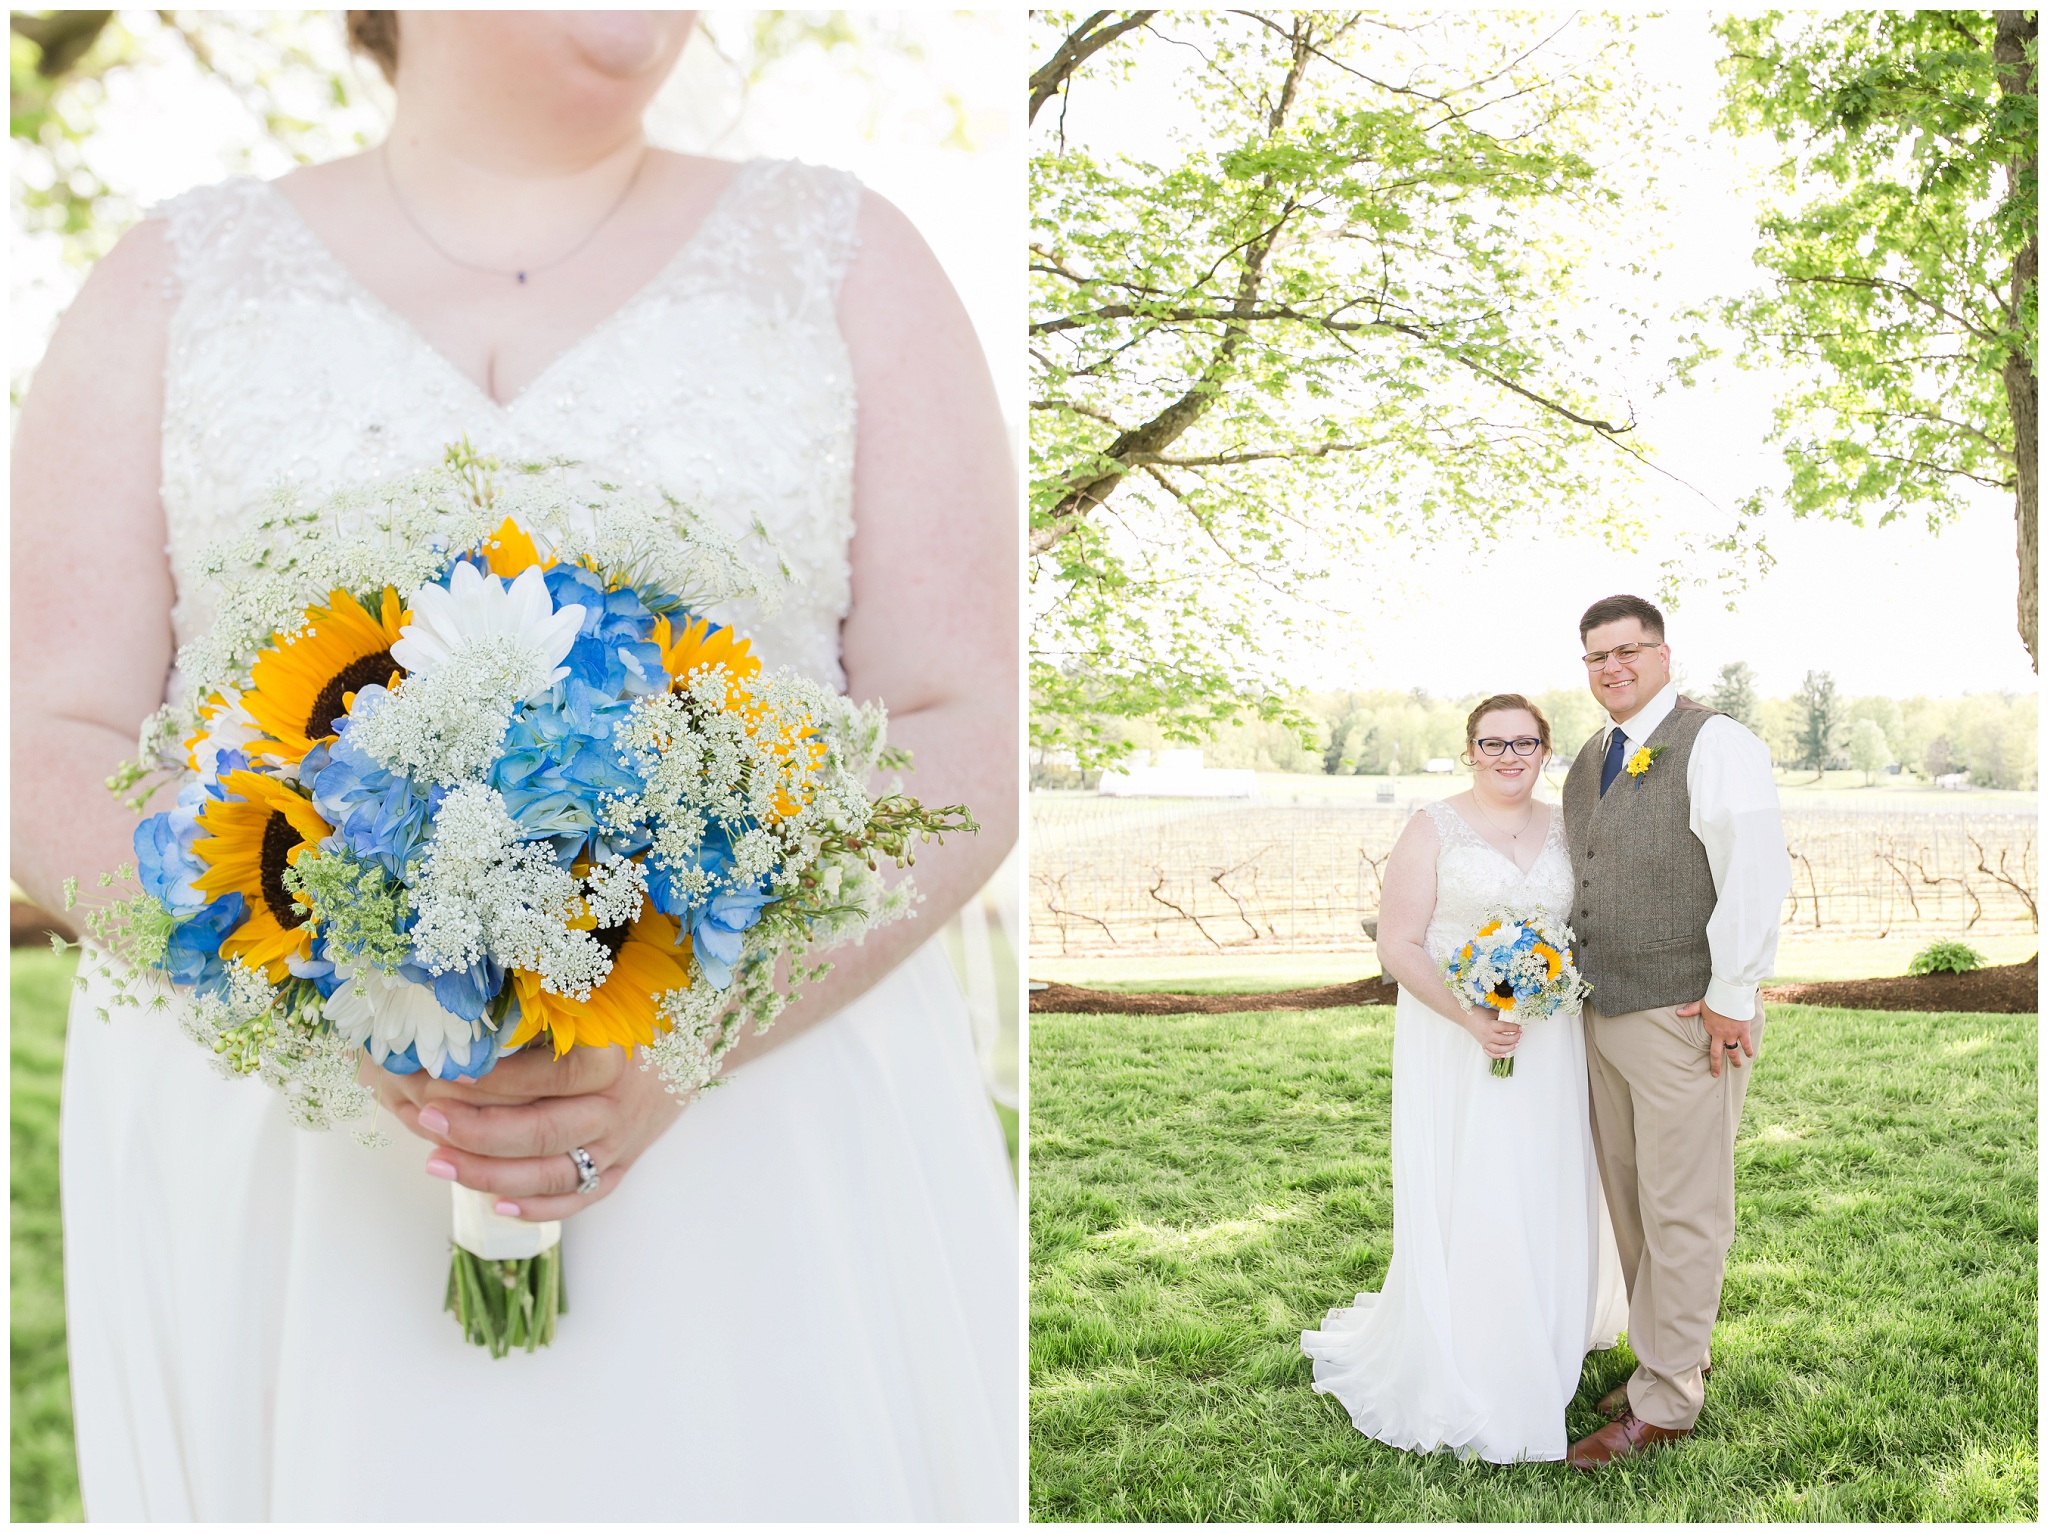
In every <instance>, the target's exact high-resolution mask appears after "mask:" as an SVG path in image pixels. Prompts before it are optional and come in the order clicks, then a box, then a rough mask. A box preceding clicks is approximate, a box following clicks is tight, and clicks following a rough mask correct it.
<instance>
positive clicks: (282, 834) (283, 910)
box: [263, 814, 306, 928]
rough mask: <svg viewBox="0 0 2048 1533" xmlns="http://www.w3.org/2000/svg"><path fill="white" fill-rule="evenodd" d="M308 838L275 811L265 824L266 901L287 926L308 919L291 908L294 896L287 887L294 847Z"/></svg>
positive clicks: (264, 890) (274, 914)
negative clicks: (288, 871)
mask: <svg viewBox="0 0 2048 1533" xmlns="http://www.w3.org/2000/svg"><path fill="white" fill-rule="evenodd" d="M305 839H306V838H305V837H304V836H302V835H300V834H299V828H298V827H297V826H296V825H294V824H292V822H291V821H290V820H287V819H286V818H285V817H284V816H283V815H281V814H272V815H271V817H270V821H269V823H268V824H266V825H265V826H264V827H263V903H264V904H266V905H268V906H269V907H270V913H271V914H272V915H273V916H275V917H276V918H277V924H278V925H279V926H283V927H286V928H292V927H299V926H304V925H305V924H306V918H305V917H304V916H302V915H300V914H299V913H298V912H297V911H296V910H294V909H292V900H293V899H294V898H295V896H294V895H293V894H292V892H291V890H289V889H287V888H286V887H285V886H284V870H285V869H286V868H288V867H290V866H291V854H292V849H293V848H294V847H296V846H298V845H299V843H300V842H302V841H304V840H305Z"/></svg>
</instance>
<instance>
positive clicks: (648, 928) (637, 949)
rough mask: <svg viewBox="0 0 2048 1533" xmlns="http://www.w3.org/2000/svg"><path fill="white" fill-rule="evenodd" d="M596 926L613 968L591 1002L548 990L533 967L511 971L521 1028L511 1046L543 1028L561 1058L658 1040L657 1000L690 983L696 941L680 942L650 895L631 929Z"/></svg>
mask: <svg viewBox="0 0 2048 1533" xmlns="http://www.w3.org/2000/svg"><path fill="white" fill-rule="evenodd" d="M586 919H587V918H586ZM578 924H581V923H578ZM584 929H585V930H593V928H591V927H588V926H585V927H584ZM594 931H595V935H596V937H597V940H598V941H600V942H602V943H603V944H604V945H605V946H606V947H607V948H609V949H610V950H611V955H612V968H611V972H610V973H609V974H607V975H606V976H605V977H604V980H603V982H602V983H601V984H599V985H598V986H597V988H596V989H594V990H592V991H591V992H590V999H589V1000H587V1001H579V1000H577V999H576V998H575V997H574V996H568V995H556V994H555V993H554V992H552V991H549V990H543V989H542V988H541V984H540V976H539V975H538V974H535V973H532V972H531V971H529V970H526V969H514V970H513V971H512V985H513V993H514V994H515V995H517V996H518V998H519V1026H518V1028H517V1029H516V1030H515V1031H514V1032H513V1034H512V1037H511V1039H510V1040H509V1041H508V1042H507V1043H506V1045H505V1046H506V1047H507V1048H517V1047H518V1046H519V1045H520V1044H522V1043H525V1042H527V1041H528V1040H529V1039H531V1038H534V1037H536V1036H538V1035H539V1034H540V1033H541V1032H543V1031H545V1032H547V1033H548V1034H549V1036H551V1037H552V1038H553V1039H554V1043H555V1053H556V1055H557V1056H560V1055H563V1054H566V1053H568V1052H569V1050H570V1049H572V1048H574V1047H575V1046H576V1045H577V1044H579V1043H580V1044H583V1045H584V1046H586V1047H589V1048H603V1047H604V1046H605V1045H606V1044H611V1043H616V1044H621V1045H623V1046H624V1047H626V1048H631V1047H632V1046H633V1045H635V1044H645V1043H652V1042H654V1034H655V1031H656V1028H657V1026H658V1024H657V1022H656V1020H655V1018H656V1010H655V1002H656V1000H657V998H658V997H660V996H661V995H663V994H665V993H666V992H668V991H670V990H687V989H688V988H689V985H690V972H689V969H688V967H687V965H688V963H689V957H690V939H689V938H687V937H684V938H683V939H682V941H681V945H680V946H678V945H677V934H678V931H679V928H678V927H677V925H676V922H675V918H674V917H672V916H665V915H663V914H662V913H661V912H660V911H658V910H656V909H655V908H654V902H653V901H652V900H648V901H645V902H643V903H642V905H641V906H640V916H639V919H637V920H636V921H634V922H633V923H632V924H631V925H630V926H606V927H597V928H594Z"/></svg>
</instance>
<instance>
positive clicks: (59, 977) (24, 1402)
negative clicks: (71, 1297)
mask: <svg viewBox="0 0 2048 1533" xmlns="http://www.w3.org/2000/svg"><path fill="white" fill-rule="evenodd" d="M75 963H76V960H75V959H72V958H59V957H57V955H56V954H54V953H51V952H50V951H48V950H47V949H39V948H19V949H16V950H15V952H14V955H13V963H12V964H11V965H10V967H9V973H8V979H9V986H8V988H9V991H10V995H9V1000H10V1002H11V1013H10V1015H11V1018H12V1023H11V1028H12V1031H11V1043H12V1050H13V1053H12V1096H11V1099H10V1100H11V1104H12V1116H11V1118H10V1120H9V1121H10V1124H11V1129H12V1136H11V1148H12V1151H13V1159H12V1161H11V1163H10V1166H9V1173H10V1177H11V1183H10V1189H9V1190H10V1192H11V1193H12V1195H13V1211H14V1222H13V1232H14V1243H13V1247H12V1261H11V1265H10V1268H9V1273H10V1276H11V1278H12V1281H13V1309H12V1314H11V1317H10V1318H11V1320H12V1324H13V1354H12V1360H13V1373H12V1376H11V1380H10V1383H11V1387H12V1396H11V1400H12V1414H11V1416H10V1417H9V1439H8V1447H9V1465H10V1469H11V1478H10V1497H9V1504H10V1506H11V1508H12V1510H13V1514H14V1520H15V1521H16V1522H77V1521H78V1520H79V1519H80V1515H81V1513H80V1508H79V1503H78V1466H77V1462H76V1460H75V1459H74V1458H73V1457H72V1452H71V1380H70V1375H69V1374H68V1372H67V1371H66V1369H65V1363H64V1233H63V1230H62V1228H61V1227H60V1225H59V1222H58V1217H57V1093H58V1084H59V1081H60V1079H61V1077H62V1074H63V1070H64V1010H65V1008H66V1007H67V1006H68V1005H69V1004H70V999H71V971H72V969H73V967H74V966H75Z"/></svg>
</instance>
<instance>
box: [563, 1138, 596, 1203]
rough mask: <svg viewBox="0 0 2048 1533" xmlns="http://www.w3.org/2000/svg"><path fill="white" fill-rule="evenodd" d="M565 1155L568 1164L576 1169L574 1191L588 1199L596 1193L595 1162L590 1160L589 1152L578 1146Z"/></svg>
mask: <svg viewBox="0 0 2048 1533" xmlns="http://www.w3.org/2000/svg"><path fill="white" fill-rule="evenodd" d="M566 1153H567V1155H568V1157H569V1161H570V1164H572V1165H573V1166H575V1168H576V1190H577V1191H578V1192H580V1193H582V1194H583V1195H584V1196H585V1197H589V1196H590V1194H592V1193H593V1192H595V1191H597V1181H598V1178H597V1162H596V1161H594V1160H592V1159H591V1158H590V1152H589V1151H588V1150H586V1149H584V1148H583V1146H582V1145H580V1144H579V1145H578V1146H576V1148H575V1149H573V1150H569V1151H567V1152H566Z"/></svg>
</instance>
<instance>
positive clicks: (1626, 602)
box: [1579, 596, 1664, 644]
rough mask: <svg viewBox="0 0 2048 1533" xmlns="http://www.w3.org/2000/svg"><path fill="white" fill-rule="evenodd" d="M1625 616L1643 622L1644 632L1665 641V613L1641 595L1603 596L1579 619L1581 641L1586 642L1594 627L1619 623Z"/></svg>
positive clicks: (1660, 642) (1650, 636)
mask: <svg viewBox="0 0 2048 1533" xmlns="http://www.w3.org/2000/svg"><path fill="white" fill-rule="evenodd" d="M1625 617H1632V618H1634V619H1635V620H1636V621H1637V622H1639V623H1641V624H1642V625H1643V632H1644V634H1645V635H1647V636H1648V637H1649V638H1651V639H1652V640H1654V641H1655V642H1657V643H1659V644H1662V643H1663V642H1664V614H1663V613H1661V612H1659V611H1658V610H1657V609H1656V608H1655V607H1653V606H1651V605H1650V604H1649V603H1648V602H1646V601H1644V600H1643V599H1642V598H1641V597H1640V596H1603V597H1602V598H1601V599H1600V600H1599V601H1596V602H1594V603H1593V605H1592V606H1590V607H1588V608H1587V609H1586V615H1585V616H1584V617H1582V618H1580V619H1579V642H1580V643H1581V644H1583V643H1585V642H1586V635H1587V634H1589V633H1591V632H1592V631H1593V630H1594V629H1596V628H1604V627H1606V626H1607V625H1608V624H1609V623H1618V622H1620V621H1621V620H1622V619H1623V618H1625Z"/></svg>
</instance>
